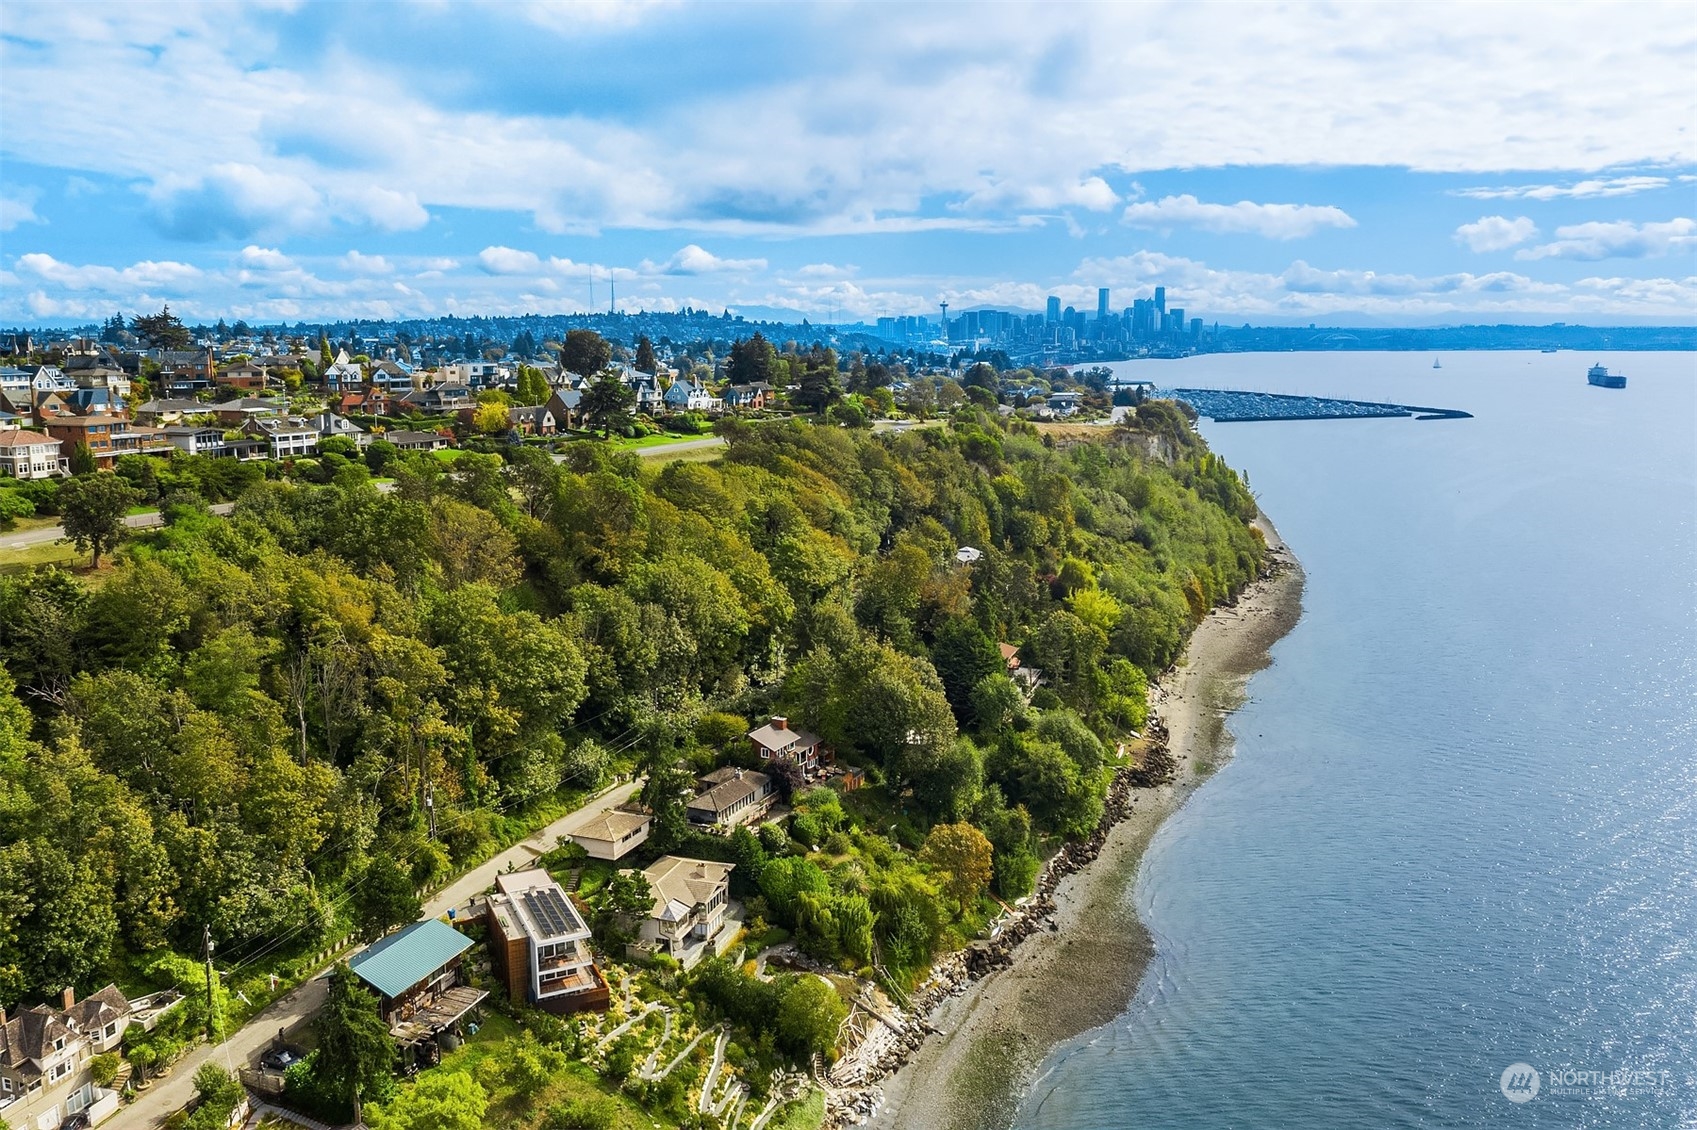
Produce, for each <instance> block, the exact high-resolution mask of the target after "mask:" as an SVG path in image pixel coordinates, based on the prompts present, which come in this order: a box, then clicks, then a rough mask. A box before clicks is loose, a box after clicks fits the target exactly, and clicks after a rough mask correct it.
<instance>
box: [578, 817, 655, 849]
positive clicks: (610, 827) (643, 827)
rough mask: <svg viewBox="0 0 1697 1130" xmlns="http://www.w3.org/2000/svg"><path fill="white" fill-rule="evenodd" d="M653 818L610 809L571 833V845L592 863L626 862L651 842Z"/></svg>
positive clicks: (586, 821)
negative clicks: (625, 859)
mask: <svg viewBox="0 0 1697 1130" xmlns="http://www.w3.org/2000/svg"><path fill="white" fill-rule="evenodd" d="M653 825H654V818H653V817H652V816H649V815H648V814H647V813H644V812H625V811H623V810H622V809H617V808H615V809H611V810H610V811H607V812H603V813H601V814H600V815H598V816H593V817H591V818H590V819H588V820H585V821H584V822H583V823H582V824H580V825H578V827H577V830H576V831H574V832H572V834H571V837H572V842H573V843H575V844H577V846H578V847H580V848H582V849H583V850H584V851H586V852H588V853H589V858H591V859H623V858H624V857H625V856H626V855H628V854H630V852H632V851H633V850H635V849H636V847H637V846H638V845H640V844H641V843H642V842H643V841H644V840H646V839H648V831H649V829H650V828H652V827H653Z"/></svg>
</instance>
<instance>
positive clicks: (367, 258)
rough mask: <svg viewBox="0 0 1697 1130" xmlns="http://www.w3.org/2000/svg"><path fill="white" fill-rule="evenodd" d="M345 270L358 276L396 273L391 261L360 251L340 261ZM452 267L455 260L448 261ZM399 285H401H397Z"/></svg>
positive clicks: (352, 252) (343, 257)
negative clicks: (390, 263)
mask: <svg viewBox="0 0 1697 1130" xmlns="http://www.w3.org/2000/svg"><path fill="white" fill-rule="evenodd" d="M339 262H340V263H341V264H342V266H343V268H344V269H346V270H348V271H351V272H352V273H353V274H356V275H387V274H390V273H392V272H393V271H394V269H395V268H394V267H392V266H390V265H389V260H387V259H385V258H383V256H381V255H366V254H364V253H362V252H359V251H349V252H348V253H347V254H346V255H344V256H342V258H341V259H340V260H339ZM447 262H448V263H449V265H450V266H453V265H456V264H454V262H453V260H451V259H450V260H448V261H447ZM396 285H399V284H396Z"/></svg>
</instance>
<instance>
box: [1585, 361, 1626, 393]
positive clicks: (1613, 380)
mask: <svg viewBox="0 0 1697 1130" xmlns="http://www.w3.org/2000/svg"><path fill="white" fill-rule="evenodd" d="M1585 379H1586V380H1587V381H1589V382H1591V383H1592V384H1594V385H1596V386H1597V387H1598V388H1625V387H1626V378H1625V377H1623V376H1621V375H1620V374H1619V373H1611V372H1609V371H1608V369H1607V368H1605V367H1604V366H1602V365H1592V366H1591V369H1590V371H1589V372H1587V373H1586V374H1585Z"/></svg>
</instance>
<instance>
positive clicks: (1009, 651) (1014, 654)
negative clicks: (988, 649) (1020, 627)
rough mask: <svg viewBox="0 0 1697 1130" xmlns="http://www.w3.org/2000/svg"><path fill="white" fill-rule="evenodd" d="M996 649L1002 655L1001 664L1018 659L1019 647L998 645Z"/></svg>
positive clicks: (1005, 644)
mask: <svg viewBox="0 0 1697 1130" xmlns="http://www.w3.org/2000/svg"><path fill="white" fill-rule="evenodd" d="M996 649H997V650H998V651H1000V652H1001V653H1002V661H1003V662H1006V661H1008V660H1010V659H1017V658H1019V647H1018V645H1016V644H1011V643H999V644H997V645H996Z"/></svg>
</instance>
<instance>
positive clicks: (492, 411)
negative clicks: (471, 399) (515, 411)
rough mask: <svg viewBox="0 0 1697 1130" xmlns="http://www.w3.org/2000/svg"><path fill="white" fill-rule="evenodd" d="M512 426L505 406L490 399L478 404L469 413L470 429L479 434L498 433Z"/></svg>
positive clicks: (489, 434)
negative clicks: (487, 401)
mask: <svg viewBox="0 0 1697 1130" xmlns="http://www.w3.org/2000/svg"><path fill="white" fill-rule="evenodd" d="M510 427H512V419H511V417H509V416H508V415H507V407H506V405H504V404H499V403H496V402H494V401H491V402H490V403H488V404H479V405H478V406H477V407H476V409H474V410H473V411H472V414H471V430H472V431H474V432H477V433H479V434H480V435H486V436H492V435H498V434H500V433H501V432H504V431H506V430H507V429H509V428H510Z"/></svg>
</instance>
